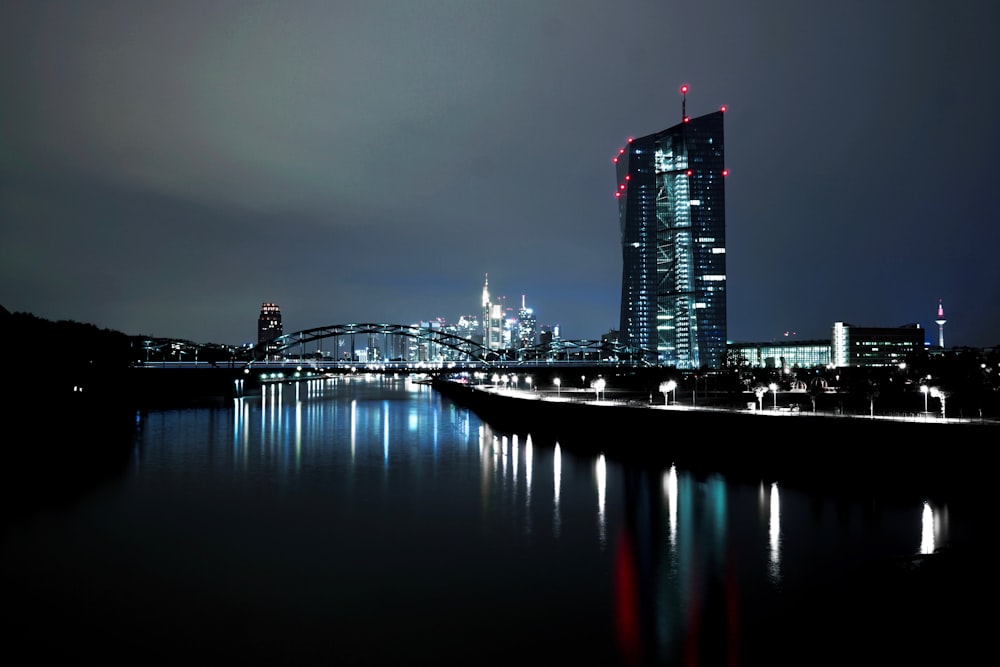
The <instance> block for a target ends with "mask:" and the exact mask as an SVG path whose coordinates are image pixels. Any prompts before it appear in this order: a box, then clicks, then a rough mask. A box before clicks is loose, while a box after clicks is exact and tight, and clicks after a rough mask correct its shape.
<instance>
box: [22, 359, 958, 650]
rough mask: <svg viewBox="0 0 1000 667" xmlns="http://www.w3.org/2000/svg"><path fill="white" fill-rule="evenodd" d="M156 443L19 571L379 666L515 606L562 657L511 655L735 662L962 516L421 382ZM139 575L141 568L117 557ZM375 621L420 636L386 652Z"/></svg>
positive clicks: (233, 418)
mask: <svg viewBox="0 0 1000 667" xmlns="http://www.w3.org/2000/svg"><path fill="white" fill-rule="evenodd" d="M137 438H138V443H137V456H136V459H137V460H136V465H135V467H134V469H133V470H132V471H131V472H130V475H129V477H128V478H127V479H125V480H122V482H121V484H119V485H118V486H117V487H115V488H114V489H113V490H112V491H110V492H108V493H105V494H103V495H99V496H97V497H95V498H94V499H92V500H91V501H89V502H88V503H84V504H83V505H81V507H79V508H77V509H76V510H75V511H74V512H71V513H69V514H68V515H67V516H66V517H61V518H59V519H57V520H53V521H51V522H49V523H46V522H42V523H40V524H38V525H37V526H34V527H33V530H34V531H35V532H34V533H32V532H31V531H29V532H27V533H26V534H24V535H22V536H21V537H22V542H19V543H18V542H15V545H19V546H20V550H16V549H15V551H14V554H13V555H11V551H10V550H8V551H7V554H8V556H7V558H8V559H11V560H12V561H13V562H10V563H8V562H5V563H4V565H5V566H8V567H6V568H5V569H7V570H8V571H16V566H20V567H22V568H29V567H31V568H33V567H39V568H41V569H42V570H43V571H45V572H49V573H55V574H52V575H50V576H53V577H54V580H53V581H54V583H53V585H52V590H53V591H65V590H71V591H83V590H84V589H85V588H86V587H81V586H80V584H79V582H78V581H76V580H75V579H76V578H79V579H80V580H90V581H94V582H97V583H96V584H95V586H94V590H95V591H102V590H105V589H108V588H110V589H112V590H115V591H117V592H118V595H119V598H114V597H112V598H106V597H102V598H101V600H102V601H101V602H100V604H113V605H117V606H114V607H113V608H112V609H111V610H110V611H108V612H107V613H108V614H110V616H111V617H112V618H114V619H115V620H116V621H118V622H121V623H125V624H128V623H129V622H131V621H130V618H129V615H130V614H132V612H133V611H134V610H135V609H139V610H140V612H141V613H138V614H136V622H138V619H142V618H143V615H144V614H147V615H151V616H153V617H156V618H159V617H160V616H161V615H167V614H168V613H176V612H177V609H175V608H174V607H173V606H172V604H173V602H172V601H174V600H175V598H176V597H177V596H176V595H174V594H173V593H171V592H170V591H173V590H175V589H178V590H180V591H182V592H184V593H186V594H187V598H185V599H190V598H191V597H192V596H197V598H196V599H197V603H196V604H193V605H185V607H184V614H190V615H192V616H193V618H194V619H196V620H199V621H203V622H207V621H209V619H212V618H218V617H220V614H223V612H224V611H225V613H231V610H229V605H230V604H231V603H230V600H231V599H232V598H233V596H236V597H237V598H238V599H239V600H241V604H242V605H244V608H243V611H242V612H241V614H242V615H241V616H240V617H241V618H243V619H244V620H246V619H250V620H249V621H246V622H248V623H250V626H251V628H255V627H256V628H257V629H258V630H260V631H261V632H262V633H263V632H265V628H266V632H270V633H277V635H278V636H279V638H280V637H281V636H282V635H281V631H280V630H278V629H275V628H280V627H284V626H283V625H282V622H281V621H280V620H279V619H278V618H276V617H275V613H277V612H276V611H275V610H276V609H282V610H283V611H282V614H284V615H285V616H288V617H290V618H292V619H295V620H296V621H297V623H296V624H293V628H294V630H291V629H289V630H288V632H289V633H292V634H295V635H296V636H298V635H299V634H301V633H303V632H304V631H305V630H310V629H312V630H315V629H317V628H325V630H324V631H325V632H332V631H334V630H331V629H330V628H335V629H336V632H337V633H338V641H339V642H341V649H343V648H344V647H347V648H348V649H350V650H356V651H360V652H364V651H368V652H369V653H372V652H373V653H374V655H373V656H372V657H374V658H376V659H377V658H383V657H397V656H395V655H394V654H393V651H394V650H398V651H403V648H396V649H393V645H394V644H395V645H397V646H399V647H403V646H405V648H406V651H407V655H411V656H412V655H418V656H420V655H423V656H431V655H437V656H438V657H444V658H448V657H453V658H456V659H457V658H458V656H460V655H461V656H464V657H468V656H469V655H471V654H474V647H476V646H478V645H480V643H482V644H483V645H486V644H492V642H494V641H495V633H494V632H493V631H492V630H491V629H490V627H491V623H490V622H489V621H488V619H491V618H497V613H498V610H500V613H501V614H502V615H503V614H517V615H519V618H521V619H522V620H523V622H525V623H527V624H529V626H530V625H531V624H532V623H537V624H538V627H541V626H542V625H544V626H545V627H547V628H549V641H551V645H549V644H545V645H543V646H541V647H539V646H538V641H540V640H539V639H538V634H537V633H535V634H532V635H531V642H530V646H529V644H525V645H523V646H522V645H518V644H517V642H516V640H514V639H511V640H509V647H508V648H509V649H510V651H511V653H516V654H518V655H520V656H521V657H524V658H526V659H530V658H531V657H532V656H534V657H539V656H540V655H551V656H560V657H561V658H562V659H564V660H572V659H583V660H586V661H587V662H592V661H593V660H594V659H597V660H599V661H601V662H603V663H604V664H616V663H625V664H634V663H635V662H637V661H646V662H652V663H661V664H670V663H671V661H672V660H673V659H674V658H676V657H677V656H684V657H685V662H689V663H690V662H698V660H697V659H696V658H697V657H698V656H699V655H702V652H703V651H705V650H707V649H705V648H704V646H705V645H709V644H710V645H712V646H714V647H715V648H714V649H712V650H714V651H722V652H723V653H724V654H725V655H727V656H728V657H729V658H730V659H731V660H734V661H735V660H737V657H738V655H739V652H740V650H741V645H742V642H743V641H744V640H745V638H746V636H747V633H750V632H755V631H760V630H761V629H762V627H766V619H767V617H768V611H769V609H770V607H771V605H772V604H773V603H774V602H775V601H776V600H777V599H779V598H780V597H781V596H782V595H783V594H784V592H785V591H786V590H791V589H794V588H795V587H801V586H803V585H805V584H808V583H809V582H810V581H812V580H813V578H815V577H823V578H826V577H836V576H839V574H842V572H841V573H838V572H837V571H836V570H834V569H832V568H833V566H834V565H835V566H836V567H842V568H844V569H845V570H846V569H848V568H849V567H850V566H851V565H852V564H855V563H859V562H861V561H863V560H864V559H865V558H870V557H881V556H886V555H909V554H911V553H914V551H919V553H930V552H932V551H933V550H934V549H935V548H936V547H940V546H942V544H944V543H945V542H946V541H947V537H948V535H947V526H948V521H947V516H948V515H947V508H946V507H945V508H937V509H936V508H933V507H932V506H931V504H930V503H925V504H923V505H922V506H921V507H909V506H902V507H895V506H888V505H886V506H881V507H876V508H875V509H874V511H873V509H872V507H871V506H869V505H866V506H865V507H864V508H861V507H855V506H854V505H852V504H851V503H847V504H846V505H845V504H844V503H843V502H842V501H834V500H832V499H829V498H824V497H809V496H807V495H805V494H803V493H802V492H799V491H795V490H794V489H789V488H787V487H781V493H780V497H779V485H778V483H777V482H773V481H769V482H768V483H765V482H764V481H763V480H762V481H760V483H759V484H753V485H750V484H741V483H734V482H727V481H726V480H725V479H724V478H723V477H721V476H719V475H695V474H694V473H692V472H690V471H686V470H682V469H677V468H676V467H670V468H669V469H668V470H666V471H662V470H643V469H636V468H634V467H631V466H623V465H622V464H620V463H617V462H616V461H615V459H614V458H613V457H609V456H605V454H600V455H598V456H596V457H582V456H579V455H577V454H574V453H572V452H570V451H568V450H566V449H565V448H564V447H562V446H561V445H560V444H559V443H540V442H537V441H533V440H532V438H531V437H529V436H518V435H513V434H504V433H495V432H493V431H492V429H491V428H490V426H489V425H488V424H485V423H483V422H482V421H481V420H480V419H479V418H478V417H476V416H475V414H474V413H471V412H469V411H467V410H465V409H463V408H460V407H457V406H455V405H452V404H451V403H450V402H448V401H445V400H443V399H441V398H440V397H439V396H438V395H437V394H436V393H435V392H434V391H433V390H431V389H430V388H429V387H427V386H426V385H419V384H412V383H409V382H406V381H405V380H403V379H396V380H394V379H392V378H376V379H369V380H365V379H357V378H350V379H336V380H329V381H313V382H309V383H301V384H296V385H284V386H283V385H274V386H268V387H265V388H264V389H262V391H261V394H260V396H258V397H253V398H248V399H242V400H237V401H235V402H234V404H233V405H232V406H231V408H229V409H228V410H227V409H219V408H200V409H193V410H179V411H163V412H155V413H150V414H147V415H144V416H143V419H142V421H141V424H140V428H139V431H138V434H137ZM549 483H551V484H552V487H551V489H549V488H548V484H549ZM535 525H539V526H546V527H547V526H548V525H551V530H548V529H544V530H538V531H536V530H533V526H535ZM81 535H83V536H85V539H80V536H81ZM39 544H45V545H46V548H47V549H49V550H48V551H46V552H45V553H46V556H45V558H42V559H40V561H38V562H35V561H33V560H32V559H33V558H35V557H36V556H37V553H38V551H39ZM108 554H113V558H112V559H110V560H109V558H108ZM123 562H125V563H128V564H129V566H128V568H127V572H128V574H127V576H126V575H124V574H122V572H121V571H120V570H119V569H115V568H112V567H111V566H110V565H109V563H123ZM179 563H183V564H184V566H183V567H179V566H178V564H179ZM10 567H15V570H11V569H10ZM102 584H103V585H102ZM29 592H31V593H36V592H37V591H29ZM60 594H62V593H60ZM77 594H78V595H80V596H82V599H81V600H80V601H79V602H81V603H86V604H98V602H95V600H92V599H90V598H89V597H88V596H87V593H86V592H78V593H77ZM95 594H96V593H95ZM182 597H183V596H182ZM109 600H110V601H109ZM285 616H282V618H285ZM223 617H224V616H223ZM502 617H503V616H502ZM348 619H350V620H348ZM255 624H259V627H257V625H255ZM371 624H376V625H378V626H379V627H380V628H381V631H382V633H383V635H384V636H385V637H384V638H385V639H392V640H398V641H395V642H394V641H382V642H376V643H374V644H372V643H371V642H370V639H371V636H372V635H371V634H370V632H369V630H368V628H369V627H370V625H371ZM404 624H411V625H404ZM441 625H444V626H448V627H453V628H455V630H454V632H455V634H456V636H455V637H449V639H448V641H449V642H450V643H449V647H450V648H449V649H448V650H449V651H454V652H455V654H454V655H452V654H450V653H445V654H443V655H442V654H441V651H442V645H441V643H442V638H441V637H440V635H439V634H437V632H436V631H435V628H436V627H439V626H441ZM143 627H146V626H145V624H143ZM289 636H290V635H289ZM181 638H183V633H181ZM515 649H516V650H515ZM532 651H534V653H532ZM703 657H704V656H703ZM445 662H448V660H447V659H445Z"/></svg>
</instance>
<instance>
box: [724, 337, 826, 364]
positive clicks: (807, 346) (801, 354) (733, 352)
mask: <svg viewBox="0 0 1000 667" xmlns="http://www.w3.org/2000/svg"><path fill="white" fill-rule="evenodd" d="M729 352H730V355H729V356H730V359H732V360H734V361H736V363H738V365H741V366H743V365H746V366H749V367H750V368H778V369H782V370H784V371H787V370H789V369H793V368H825V367H826V366H829V365H830V341H828V340H797V341H786V342H783V343H733V344H730V345H729Z"/></svg>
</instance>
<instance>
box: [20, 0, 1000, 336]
mask: <svg viewBox="0 0 1000 667" xmlns="http://www.w3.org/2000/svg"><path fill="white" fill-rule="evenodd" d="M998 23H1000V8H998V7H996V6H995V4H993V3H988V2H985V1H982V2H979V1H976V2H970V3H964V4H963V5H962V6H961V7H959V8H957V9H954V8H953V9H948V10H945V9H944V8H942V7H941V6H940V5H933V4H931V3H929V2H927V3H925V2H916V3H908V4H907V6H906V8H905V9H900V8H898V7H889V6H872V4H871V3H863V2H860V0H850V1H848V2H846V3H844V2H841V3H830V4H813V5H810V6H808V7H804V6H801V3H793V2H782V1H778V2H774V3H767V4H765V5H763V6H761V5H757V6H731V3H717V2H707V3H698V4H692V5H677V6H670V5H669V4H668V3H649V2H644V1H640V0H634V1H626V2H622V3H615V4H614V5H613V6H612V5H609V4H608V3H603V2H597V1H593V2H590V1H588V0H582V1H581V2H573V3H569V2H552V3H527V4H523V5H522V4H518V3H511V4H509V5H508V4H504V5H502V6H497V5H496V3H476V2H472V3H460V4H456V3H452V2H443V1H442V2H428V3H422V4H421V6H420V8H419V9H418V8H416V7H414V6H412V4H411V3H403V2H382V3H363V4H362V3H341V2H332V3H321V4H314V3H307V2H291V3H285V4H282V5H278V6H276V5H274V4H272V3H259V2H253V1H248V2H245V3H240V4H239V5H238V6H235V5H228V4H224V3H223V4H213V5H210V6H205V5H204V4H203V3H194V2H187V1H185V0H179V1H178V2H174V3H170V5H168V6H162V7H155V8H154V7H152V6H150V5H147V4H145V3H139V4H125V5H123V4H122V3H112V2H104V1H103V0H96V1H95V2H91V3H87V4H86V6H85V7H84V6H75V5H67V4H65V3H56V2H48V1H46V0H40V1H39V2H33V3H6V4H4V5H2V6H0V50H2V53H3V56H4V57H3V63H4V65H3V66H2V67H0V94H2V95H3V98H4V100H5V110H4V115H3V117H2V119H0V148H2V150H0V304H2V305H3V306H4V307H5V308H7V309H8V310H10V311H12V312H17V311H24V312H30V313H33V314H35V315H38V316H39V317H44V318H49V319H72V320H77V321H82V322H89V323H93V324H95V325H97V326H99V327H105V328H110V329H115V330H119V331H123V332H125V333H129V334H137V335H138V334H148V335H156V336H165V337H176V338H184V339H189V340H194V341H199V342H216V343H223V344H239V343H243V342H252V341H253V340H254V339H255V332H254V331H253V329H252V325H250V324H249V322H250V320H249V317H250V316H248V313H252V312H256V311H257V310H258V309H259V307H260V304H261V303H262V302H273V303H277V304H279V305H280V306H281V309H282V312H283V314H284V318H285V319H284V327H285V330H286V331H296V330H302V329H308V328H311V327H318V326H324V325H330V324H335V323H346V322H363V321H364V322H395V323H407V322H415V321H421V320H426V319H428V318H431V317H437V316H444V317H446V318H451V317H456V318H457V317H459V316H460V315H461V314H468V313H475V312H477V310H478V308H477V303H476V294H477V287H478V286H479V285H481V284H482V276H483V274H484V273H488V274H489V275H490V279H491V284H495V285H497V286H498V287H499V286H502V287H501V289H500V291H499V292H498V293H497V294H498V296H499V295H505V296H507V299H508V303H509V304H511V305H513V306H515V308H516V303H517V302H518V301H519V299H520V295H521V294H523V293H527V294H528V296H529V299H530V301H531V305H532V307H533V309H534V311H535V314H536V315H537V317H538V319H539V322H546V323H552V324H556V323H558V324H559V325H560V327H561V331H562V335H563V337H565V338H567V339H596V338H599V337H600V336H601V335H602V334H604V333H605V332H607V331H608V330H611V329H616V328H618V326H619V309H620V296H621V275H622V273H621V272H622V263H621V261H622V253H621V239H620V232H619V220H618V211H617V201H616V199H615V197H614V190H613V187H610V183H609V180H610V179H609V177H608V173H609V169H611V168H613V165H611V164H610V162H609V158H610V157H611V156H612V155H613V154H614V153H615V152H616V151H617V149H618V148H619V147H620V146H621V144H622V141H623V139H624V138H625V137H627V136H644V135H647V134H649V133H651V132H656V131H659V130H660V129H661V128H663V127H669V126H671V125H673V124H675V123H676V122H678V120H679V119H680V116H681V97H680V95H679V93H678V89H679V86H680V85H681V84H689V85H690V92H689V93H688V95H687V101H686V104H687V111H688V113H689V114H690V115H691V116H692V117H695V116H700V115H704V114H706V113H710V112H713V111H715V110H717V109H718V108H719V107H720V106H721V105H726V106H727V107H728V111H727V112H726V125H727V127H726V134H727V136H726V144H727V146H726V166H727V168H728V169H729V170H730V172H731V175H730V176H729V178H728V179H727V182H726V210H727V239H726V249H727V255H726V262H727V279H728V280H727V283H728V298H727V301H728V307H727V310H728V313H727V315H728V322H727V325H728V326H727V329H728V336H727V337H728V338H729V339H730V340H733V341H766V340H773V339H777V338H781V337H783V336H784V333H785V332H793V334H794V335H796V336H797V337H798V338H802V339H822V338H827V337H828V336H829V333H830V330H831V327H832V325H833V323H834V322H836V321H844V322H849V323H852V324H856V325H858V326H872V327H883V326H885V327H889V326H902V325H906V324H909V323H919V324H920V325H921V326H922V328H923V329H924V330H925V331H926V332H927V337H928V342H929V343H931V344H934V342H935V339H936V338H937V337H938V334H939V330H938V329H937V326H936V323H935V322H936V317H935V315H936V312H935V310H936V306H937V304H938V303H939V302H941V300H943V302H944V306H945V309H946V312H947V314H948V320H947V322H948V323H947V331H946V342H947V344H948V346H949V347H951V346H973V347H986V346H991V345H996V344H1000V312H998V309H997V308H996V307H995V304H997V303H1000V279H998V277H997V273H996V270H995V266H994V264H995V256H996V252H997V249H998V248H1000V225H998V224H996V223H997V217H998V206H997V203H996V201H995V198H994V197H993V195H992V187H991V186H992V184H993V183H994V182H995V181H996V180H997V179H998V177H1000V166H998V164H997V160H996V158H995V155H996V154H997V152H998V150H1000V127H998V124H997V123H996V122H995V121H993V119H992V118H991V110H992V108H993V106H994V105H995V103H996V102H997V101H1000V84H998V83H997V82H996V81H995V77H994V76H993V73H992V71H991V64H992V63H993V62H996V61H998V60H1000V45H998V44H997V43H996V41H995V40H994V39H993V36H992V27H993V26H995V25H997V24H998ZM665 35H669V38H668V37H665ZM508 289H509V290H511V291H506V292H504V290H508Z"/></svg>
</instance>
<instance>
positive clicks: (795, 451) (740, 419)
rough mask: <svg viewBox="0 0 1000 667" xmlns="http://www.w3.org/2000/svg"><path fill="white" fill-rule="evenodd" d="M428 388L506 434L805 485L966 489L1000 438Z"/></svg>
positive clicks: (822, 417)
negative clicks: (438, 392)
mask: <svg viewBox="0 0 1000 667" xmlns="http://www.w3.org/2000/svg"><path fill="white" fill-rule="evenodd" d="M434 386H435V387H436V388H437V389H438V390H439V391H440V392H441V393H442V394H443V395H445V396H447V397H448V398H450V399H452V400H453V401H455V402H456V403H459V404H461V405H464V406H466V407H468V408H470V409H472V410H473V411H475V412H476V413H477V414H479V415H480V416H481V417H482V418H483V419H485V420H486V421H488V422H490V424H491V425H492V426H493V427H494V428H497V429H500V430H504V431H508V432H510V433H519V434H531V435H532V437H534V438H539V439H542V440H543V441H545V440H554V441H558V442H560V444H562V445H563V446H565V447H572V448H574V449H576V450H578V451H581V452H589V453H603V454H605V455H606V456H608V457H609V458H616V459H620V460H628V461H632V462H637V463H642V464H649V465H671V464H677V465H679V466H683V467H687V468H690V469H694V470H699V469H700V470H705V471H717V472H722V473H727V474H730V475H734V476H743V475H746V476H751V477H765V478H769V479H781V480H783V481H788V482H792V483H795V484H800V485H802V486H806V487H815V486H824V487H830V486H834V487H835V486H843V487H844V488H845V489H848V488H849V489H852V490H855V491H863V490H864V489H870V488H874V487H878V488H879V489H882V490H893V491H900V492H905V493H918V494H927V493H932V494H935V493H936V494H948V495H952V496H953V495H955V494H964V493H975V492H976V490H975V485H976V484H981V483H988V482H991V481H992V479H991V477H992V475H991V473H989V472H987V471H988V470H989V466H988V465H987V463H988V461H989V460H991V459H992V450H993V449H995V447H996V445H997V443H998V442H1000V424H998V423H997V422H995V421H988V420H972V419H955V418H952V419H943V418H940V417H927V416H926V415H915V416H909V417H886V416H846V415H838V414H834V413H828V412H822V413H812V412H804V411H797V412H793V411H782V410H767V409H765V410H748V409H745V408H744V409H735V408H719V407H710V406H703V407H698V406H690V405H678V404H673V405H669V406H668V405H663V404H662V403H659V404H655V403H651V402H650V400H649V399H648V398H647V399H646V400H645V401H643V400H641V399H639V398H637V397H635V396H632V397H631V398H619V399H615V398H613V397H612V398H608V397H603V396H602V397H600V398H598V395H597V394H596V393H595V392H594V391H593V390H591V391H589V392H584V391H582V390H579V391H572V390H561V391H558V392H552V391H536V390H532V389H520V390H517V389H509V388H500V387H497V386H492V385H481V386H475V385H469V384H463V383H458V382H453V381H448V380H437V381H435V382H434ZM652 399H653V400H654V401H655V400H656V399H659V400H660V401H662V400H663V398H662V396H655V395H654V396H653V397H652ZM744 405H746V403H744Z"/></svg>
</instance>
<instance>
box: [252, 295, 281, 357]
mask: <svg viewBox="0 0 1000 667" xmlns="http://www.w3.org/2000/svg"><path fill="white" fill-rule="evenodd" d="M281 334H282V327H281V309H280V308H278V305H277V304H274V303H266V302H265V303H263V304H261V307H260V316H259V317H258V318H257V348H258V350H259V353H260V354H262V355H263V356H265V357H266V358H271V357H272V355H273V354H274V353H275V350H276V349H277V348H276V347H275V345H274V344H273V343H272V342H271V341H273V340H274V339H275V338H279V337H280V336H281Z"/></svg>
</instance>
